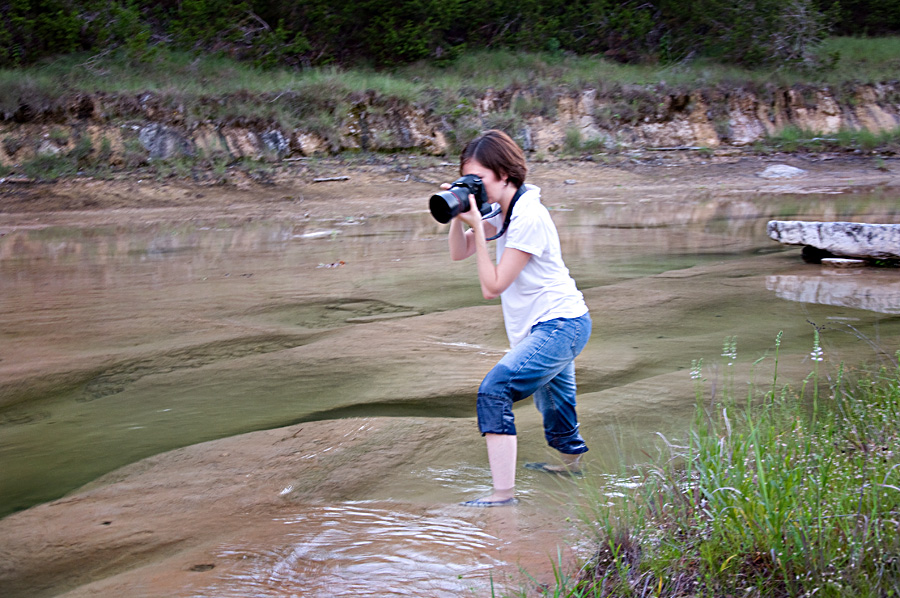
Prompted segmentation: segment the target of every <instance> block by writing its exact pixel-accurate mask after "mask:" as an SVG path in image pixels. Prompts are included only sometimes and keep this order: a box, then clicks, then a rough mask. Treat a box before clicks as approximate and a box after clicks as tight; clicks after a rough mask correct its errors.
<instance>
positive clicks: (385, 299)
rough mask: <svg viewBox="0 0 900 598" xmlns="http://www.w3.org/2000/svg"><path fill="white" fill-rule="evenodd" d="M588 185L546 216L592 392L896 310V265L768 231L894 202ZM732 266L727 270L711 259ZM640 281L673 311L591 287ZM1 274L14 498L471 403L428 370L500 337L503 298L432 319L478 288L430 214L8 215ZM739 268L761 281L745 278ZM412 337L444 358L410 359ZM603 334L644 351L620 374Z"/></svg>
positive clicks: (892, 206) (0, 241) (6, 498)
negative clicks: (249, 440)
mask: <svg viewBox="0 0 900 598" xmlns="http://www.w3.org/2000/svg"><path fill="white" fill-rule="evenodd" d="M587 199H588V203H586V204H585V203H584V202H585V198H584V197H579V198H578V200H579V203H578V204H577V205H578V206H579V207H578V209H568V208H566V207H565V203H564V202H565V200H566V198H565V197H563V198H562V200H561V201H562V204H563V205H561V206H555V207H556V209H554V212H553V215H554V218H555V220H556V221H557V223H558V226H559V228H560V232H561V236H562V240H563V245H564V248H563V249H564V254H565V257H566V260H567V263H568V265H569V267H570V269H571V271H572V273H573V275H574V277H575V278H576V280H577V281H578V284H579V287H580V288H581V289H582V290H583V291H584V292H585V294H586V296H587V297H588V300H589V302H590V303H591V307H592V310H593V313H594V320H595V335H594V340H593V341H592V344H591V345H590V346H589V349H588V350H587V351H586V352H585V355H584V356H583V358H582V360H581V361H580V362H579V365H580V366H583V368H582V369H584V370H585V371H586V373H584V374H580V376H581V378H582V379H581V386H580V390H581V391H582V392H583V393H584V392H590V391H598V390H602V389H604V388H610V387H614V386H616V385H621V384H624V383H626V382H633V381H635V380H639V379H645V378H649V377H651V376H653V375H657V374H664V373H666V372H672V371H677V370H679V369H684V368H685V367H688V366H689V365H690V362H691V359H692V358H697V357H701V356H703V355H704V354H709V353H710V352H711V351H715V350H716V349H717V346H718V344H719V343H720V342H721V339H722V338H723V337H726V336H737V337H739V338H741V339H742V341H744V342H747V343H749V346H750V347H751V348H752V349H753V350H762V349H763V348H764V347H765V346H767V344H770V343H771V340H772V339H773V338H774V336H775V334H776V333H777V332H778V330H780V329H782V328H785V327H788V328H798V329H803V328H807V329H808V330H807V332H808V333H811V327H809V325H808V324H806V323H805V320H807V319H814V320H816V321H817V322H818V323H819V324H822V323H824V322H826V321H832V322H835V321H839V320H835V318H837V319H840V318H850V319H851V320H852V322H853V323H854V324H853V327H854V328H856V329H857V330H858V331H859V332H860V334H863V335H875V336H877V335H878V334H888V335H890V334H892V333H893V330H894V328H895V327H896V322H895V319H896V313H897V311H898V309H897V308H898V305H900V297H898V295H900V290H898V282H897V274H896V271H893V270H890V271H887V270H885V271H874V270H873V271H870V272H869V273H867V274H866V275H865V276H856V277H854V276H852V275H851V276H848V275H846V274H844V273H828V272H824V271H823V270H821V269H820V268H819V267H816V266H811V267H810V266H805V265H803V264H802V263H801V262H800V260H799V256H798V249H796V248H786V247H783V246H780V245H777V244H775V243H773V242H772V241H770V240H769V239H767V238H766V235H765V225H766V222H767V221H768V220H769V219H770V218H773V217H778V218H780V219H787V218H809V219H817V218H833V219H838V218H839V219H854V220H860V221H879V222H894V221H896V220H897V218H898V208H897V205H898V204H897V201H896V198H893V197H884V196H883V195H860V194H853V195H848V196H843V195H839V196H834V195H828V196H818V195H803V196H771V197H765V196H748V197H738V198H733V197H730V198H715V197H708V198H704V199H700V200H686V201H684V202H675V201H672V202H663V203H659V202H657V203H654V204H653V206H652V209H651V208H650V207H649V206H648V205H645V204H642V203H640V202H634V203H623V202H607V201H604V200H602V199H596V200H590V198H587ZM729 262H734V263H735V264H736V266H735V268H736V269H735V270H734V271H731V270H729V269H728V268H727V267H726V268H724V269H723V268H718V269H716V268H717V266H719V265H721V264H727V263H729ZM738 264H739V266H738ZM704 267H707V268H712V269H713V270H712V271H711V272H706V271H704V274H703V276H702V277H699V276H698V277H696V278H694V281H692V282H691V283H690V284H688V285H686V288H682V287H681V286H679V287H678V291H677V295H678V296H677V298H676V297H673V296H671V290H672V289H674V288H675V287H676V286H677V285H678V282H677V281H676V280H674V279H673V278H671V277H666V276H665V275H664V273H667V272H673V271H692V272H694V271H695V272H698V273H699V272H700V270H701V269H702V268H704ZM773 268H777V269H778V270H779V272H773ZM688 269H694V270H688ZM738 269H739V270H740V272H739V273H738ZM660 275H662V277H661V278H658V277H659V276H660ZM692 277H693V275H692ZM635 281H645V283H646V282H648V281H649V283H648V284H644V286H642V287H641V288H642V289H658V290H660V291H661V292H662V293H663V294H662V295H661V296H660V297H659V299H658V301H659V302H666V301H668V302H672V301H676V300H677V301H678V302H680V306H679V308H678V312H677V313H678V314H679V316H678V318H679V319H678V321H655V320H654V319H653V318H655V317H658V315H657V314H656V312H655V311H654V310H653V309H646V308H643V309H634V310H627V309H625V310H618V311H615V312H614V313H613V314H610V313H608V312H607V311H606V309H605V306H606V302H605V300H600V299H597V297H599V296H600V295H603V296H604V297H605V296H607V295H609V294H610V293H612V294H613V295H614V294H615V291H610V290H609V289H610V288H612V287H616V286H617V285H618V286H621V287H622V288H623V289H627V288H629V287H628V286H627V285H629V284H630V283H634V282H635ZM0 285H2V289H3V295H2V316H0V317H2V328H0V341H2V346H3V358H2V361H0V369H2V371H3V373H4V374H5V375H4V380H8V381H9V382H8V383H7V384H6V385H4V386H3V387H2V388H0V391H2V395H0V406H2V410H0V463H2V464H3V467H2V472H3V473H2V483H0V513H9V512H11V511H14V510H17V509H21V508H24V507H27V506H29V505H31V504H34V503H36V502H41V501H45V500H48V499H51V498H54V497H56V496H59V495H61V494H62V493H64V492H66V491H68V490H71V489H72V488H74V487H76V486H78V485H80V484H82V483H85V482H87V481H89V480H91V479H93V478H95V477H97V476H98V475H100V474H102V473H104V472H106V471H109V470H111V469H114V468H116V467H118V466H120V465H123V464H126V463H129V462H133V461H135V460H138V459H140V458H142V457H145V456H148V455H150V454H154V453H158V452H161V451H164V450H167V449H170V448H174V447H177V446H184V445H187V444H192V443H196V442H199V441H203V440H208V439H213V438H218V437H222V436H226V435H233V434H236V433H240V432H244V431H249V430H254V429H260V428H268V427H275V426H279V425H285V424H288V423H293V422H298V421H303V420H313V419H322V418H332V417H342V416H348V415H420V416H453V417H470V416H471V399H470V397H469V396H468V391H469V389H470V388H471V387H468V388H466V387H465V386H464V385H463V387H460V381H459V380H456V379H455V378H454V376H453V375H451V374H447V377H449V378H453V379H452V380H448V381H447V383H446V385H445V387H443V388H442V385H441V383H440V381H439V380H437V381H435V380H434V379H433V376H432V372H437V373H441V370H442V363H441V359H440V356H441V354H442V352H446V353H447V354H449V353H451V352H455V351H467V350H468V351H475V352H482V353H485V352H486V353H491V352H494V353H497V352H498V351H502V349H503V346H504V343H505V338H504V335H503V331H502V327H501V326H502V325H501V323H500V322H499V311H498V312H497V314H496V317H497V318H498V321H497V322H496V324H495V326H494V327H493V329H492V330H489V334H488V335H487V337H486V338H483V339H479V340H474V341H472V342H471V343H466V342H464V341H463V342H451V341H447V340H442V339H440V338H435V336H436V335H435V334H434V332H433V330H432V328H431V327H432V326H433V324H432V323H431V322H430V321H429V320H425V319H423V318H422V317H421V316H425V315H427V314H435V313H439V312H443V313H444V314H445V315H447V314H448V313H453V312H454V311H455V310H461V308H465V307H469V306H479V305H483V304H484V301H483V300H482V299H481V297H480V296H479V294H478V290H477V287H476V285H475V284H474V278H473V270H472V267H471V265H470V264H462V265H460V264H453V263H451V262H449V260H448V259H447V256H446V248H445V237H444V235H443V229H442V228H441V227H440V226H438V225H436V224H435V223H434V222H433V221H431V219H430V218H429V217H428V216H427V215H416V216H407V217H399V216H398V217H385V218H379V219H371V220H365V219H347V220H343V221H338V222H314V223H303V224H296V223H291V222H249V223H244V224H240V225H234V224H216V223H209V222H200V223H182V224H171V225H159V224H156V225H148V226H142V227H137V228H131V227H128V226H121V227H109V228H100V229H79V228H50V229H37V230H10V231H5V234H4V235H3V236H2V237H0ZM622 285H626V286H622ZM735 285H745V286H747V288H746V289H745V290H744V291H743V292H739V293H737V294H735V292H734V288H733V287H734V286H735ZM604 289H605V290H604ZM817 289H818V290H817ZM828 289H835V290H833V291H829V290H828ZM601 291H602V292H601ZM628 292H631V291H628ZM667 293H668V295H667ZM685 293H696V295H695V296H693V297H691V296H689V295H688V296H686V295H685ZM874 294H879V295H880V296H881V299H875V298H873V295H874ZM841 297H843V298H844V299H843V300H842V301H841V300H840V298H841ZM829 301H830V302H832V303H837V304H836V305H826V303H828V302H829ZM842 302H843V305H842V304H841V303H842ZM711 310H712V311H715V312H717V313H712V311H711ZM873 310H877V311H873ZM460 313H463V312H462V311H460ZM395 319H403V320H405V322H406V323H407V325H406V326H405V327H404V328H403V329H401V330H396V331H390V332H389V333H388V334H390V335H393V337H392V338H387V339H383V340H384V341H385V342H386V343H387V345H388V346H385V345H383V344H381V342H379V340H374V341H373V339H372V338H371V337H370V336H368V335H366V334H363V332H362V331H363V329H365V328H366V327H367V326H370V325H372V324H373V323H378V322H389V321H391V320H395ZM451 319H452V318H451ZM419 321H422V322H424V325H423V326H421V327H419V326H418V324H417V323H418V322H419ZM798 322H799V324H798ZM760 334H762V336H760ZM806 336H807V337H808V334H807V335H806ZM745 339H746V341H745ZM792 340H793V339H792ZM807 340H808V339H807V338H804V339H802V340H801V342H807ZM484 342H488V343H490V347H488V348H485V350H484V351H481V350H480V349H479V347H480V345H479V343H482V344H483V343H484ZM370 343H373V344H370ZM416 343H419V344H421V343H425V344H427V345H429V347H428V348H427V349H428V350H430V351H432V352H435V351H436V355H437V358H433V359H426V360H425V362H424V363H420V362H418V361H414V360H410V359H406V358H405V357H408V353H405V352H406V351H412V350H415V351H420V350H421V349H422V348H421V347H418V346H415V345H416ZM467 344H468V345H469V346H468V347H466V346H465V345H467ZM845 344H846V343H845ZM851 344H852V343H851ZM859 344H861V345H862V348H863V350H865V349H867V348H868V347H867V345H866V343H859ZM390 345H394V346H390ZM459 345H462V346H461V347H460V346H459ZM482 348H483V347H482ZM609 350H613V352H616V353H617V355H618V357H622V353H621V351H624V352H626V353H627V354H628V358H629V359H630V360H631V361H632V362H633V365H632V366H629V367H625V368H620V367H619V366H615V369H616V370H617V371H616V372H614V373H610V375H609V376H605V374H604V371H605V370H608V369H609V368H607V367H606V366H607V364H604V363H601V362H600V361H599V360H602V359H605V358H606V357H608V355H607V353H608V351H609ZM861 357H862V355H861ZM429 377H431V378H432V380H430V381H429ZM434 396H439V397H442V400H440V401H435V400H433V397H434ZM624 409H627V407H624ZM623 415H627V413H623Z"/></svg>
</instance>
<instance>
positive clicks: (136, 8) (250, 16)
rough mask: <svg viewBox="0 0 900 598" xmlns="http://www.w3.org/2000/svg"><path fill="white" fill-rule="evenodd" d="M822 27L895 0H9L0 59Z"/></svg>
mask: <svg viewBox="0 0 900 598" xmlns="http://www.w3.org/2000/svg"><path fill="white" fill-rule="evenodd" d="M830 32H834V33H837V34H841V35H885V34H891V33H900V2H897V1H896V0H837V1H835V0H650V1H643V0H625V1H613V0H302V1H290V2H289V1H284V0H282V1H277V0H276V1H269V2H265V1H261V0H245V1H243V2H231V1H226V0H162V1H153V2H150V1H147V0H118V1H112V2H110V1H106V2H103V1H100V0H11V1H9V2H0V67H15V66H23V65H28V64H34V63H36V62H38V61H40V60H42V59H45V58H47V57H51V56H55V55H59V54H68V53H73V52H90V53H98V52H104V51H109V50H112V49H124V50H125V51H127V52H128V53H129V54H130V55H132V57H135V58H138V59H141V58H144V57H146V56H147V55H148V54H152V53H153V52H154V51H156V50H158V49H160V48H169V49H178V50H185V49H187V50H192V51H202V52H207V53H221V54H223V55H227V56H229V57H232V58H237V59H240V60H247V61H251V62H253V63H254V64H256V65H259V66H295V67H305V66H321V65H327V64H340V65H352V64H367V65H371V66H379V67H381V66H391V65H398V64H408V63H411V62H416V61H420V60H427V61H431V62H435V63H438V64H440V63H443V62H447V61H452V60H454V59H455V58H456V57H458V56H459V55H460V53H462V52H463V51H466V50H472V49H487V48H494V49H497V48H503V49H509V50H517V51H518V50H521V51H550V52H569V53H574V54H578V55H603V56H607V57H610V58H613V59H616V60H619V61H621V62H629V63H648V62H649V63H653V62H660V61H664V62H669V61H678V60H684V59H691V58H698V57H711V58H715V59H717V60H721V61H724V62H731V63H735V64H742V65H746V66H755V65H763V64H773V63H782V62H801V63H802V62H804V61H809V60H810V56H811V54H810V51H811V49H812V48H813V47H815V45H816V44H817V43H818V42H820V41H821V40H822V39H823V38H824V37H825V36H826V35H827V34H828V33H830Z"/></svg>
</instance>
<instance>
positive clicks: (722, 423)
mask: <svg viewBox="0 0 900 598" xmlns="http://www.w3.org/2000/svg"><path fill="white" fill-rule="evenodd" d="M780 341H781V335H780V334H779V337H778V339H777V340H776V347H775V351H774V355H775V364H774V373H773V374H772V379H773V382H772V384H771V386H769V385H766V387H765V388H759V389H754V388H752V387H751V392H750V394H749V395H748V396H747V397H746V398H743V397H738V396H737V394H736V391H735V389H734V385H733V384H731V385H729V384H728V381H727V380H726V384H725V385H724V386H725V389H724V391H725V392H724V395H725V396H724V397H723V398H722V399H721V400H717V401H715V402H714V403H710V402H709V401H708V400H705V399H703V395H704V387H705V384H706V381H705V380H704V379H703V375H702V364H701V363H700V362H694V364H693V366H694V367H693V368H692V377H693V378H694V380H695V383H696V385H697V387H696V388H697V398H698V406H697V410H696V417H695V420H694V422H693V425H692V427H691V431H690V433H689V435H688V436H687V437H686V438H685V439H684V440H682V441H668V440H667V441H666V442H665V446H664V448H663V451H662V456H661V458H659V459H658V460H657V462H655V463H651V464H649V465H645V466H642V467H640V468H638V469H639V470H638V472H637V478H638V479H639V480H640V482H641V483H640V485H639V487H638V489H636V490H634V491H633V492H631V493H629V494H627V495H626V496H625V497H623V498H619V499H614V500H615V502H610V498H609V496H621V485H618V486H617V487H616V488H615V490H616V492H609V494H604V490H603V489H602V488H598V489H597V494H596V496H595V497H594V500H593V501H591V502H592V504H593V507H591V508H590V509H589V511H590V513H589V517H588V518H587V519H588V521H589V522H590V523H591V525H592V528H593V529H594V531H595V532H596V534H597V538H598V544H599V548H598V550H597V551H596V554H595V556H594V558H593V559H592V561H591V562H590V563H588V564H587V565H586V566H585V567H584V569H583V570H582V573H581V575H580V577H579V578H578V579H577V580H575V581H568V582H567V585H566V587H564V588H557V589H556V590H555V594H554V595H556V596H759V597H769V596H772V597H774V596H778V597H781V596H814V595H815V596H825V597H831V596H835V597H836V596H896V595H900V370H898V368H897V366H896V363H895V364H894V365H892V366H891V367H890V368H882V369H879V370H875V371H870V372H868V373H866V374H865V375H862V376H860V377H858V378H857V379H856V380H850V379H849V377H848V376H846V375H845V374H844V372H843V368H842V367H839V368H838V369H837V371H836V372H832V380H831V382H830V383H827V384H826V383H824V382H823V381H824V380H825V379H826V372H825V367H826V365H825V362H824V355H823V351H822V348H821V345H820V344H819V337H818V332H816V336H815V342H814V346H813V350H812V352H811V353H810V362H811V363H812V364H813V368H812V372H811V373H810V374H809V375H808V376H807V377H806V378H805V379H804V380H802V381H800V382H799V383H795V384H793V385H785V384H783V382H782V381H781V380H780V379H779V377H778V370H777V368H778V349H779V346H780ZM725 349H726V350H725V351H723V355H725V357H726V359H729V360H731V361H732V362H733V360H734V357H735V356H736V346H735V344H734V339H730V340H727V341H726V345H725ZM761 361H762V360H759V361H758V362H757V364H759V363H760V362H761ZM726 367H729V368H730V366H726ZM726 371H727V370H726ZM727 375H728V374H726V377H727ZM729 389H730V390H729Z"/></svg>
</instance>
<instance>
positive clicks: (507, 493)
mask: <svg viewBox="0 0 900 598" xmlns="http://www.w3.org/2000/svg"><path fill="white" fill-rule="evenodd" d="M515 495H516V487H515V486H513V487H512V488H508V489H506V490H500V489H498V488H494V493H493V494H492V495H491V496H492V497H493V499H494V500H507V499H509V498H512V497H513V496H515Z"/></svg>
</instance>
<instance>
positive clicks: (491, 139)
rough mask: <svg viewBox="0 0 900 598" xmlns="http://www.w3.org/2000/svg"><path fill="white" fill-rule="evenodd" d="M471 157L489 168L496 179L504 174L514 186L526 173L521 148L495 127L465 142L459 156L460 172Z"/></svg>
mask: <svg viewBox="0 0 900 598" xmlns="http://www.w3.org/2000/svg"><path fill="white" fill-rule="evenodd" d="M472 158H475V159H476V160H477V161H478V163H479V164H481V165H482V166H484V167H485V168H489V169H490V170H491V171H492V172H493V173H494V174H496V175H497V178H498V179H502V178H503V177H504V175H505V176H506V178H507V179H508V180H509V182H510V183H512V184H513V185H515V186H516V187H521V186H522V184H523V183H524V182H525V175H526V174H528V167H527V166H526V165H525V153H524V152H523V151H522V148H520V147H519V145H518V144H517V143H516V142H515V141H513V140H512V137H510V136H509V135H507V134H506V133H504V132H503V131H499V130H497V129H491V130H490V131H485V132H484V133H482V134H481V135H479V136H478V137H476V138H475V139H473V140H472V141H470V142H469V143H468V144H466V147H465V148H464V149H463V151H462V154H460V156H459V171H460V174H462V170H463V168H464V167H465V165H466V162H468V161H469V160H471V159H472Z"/></svg>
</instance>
